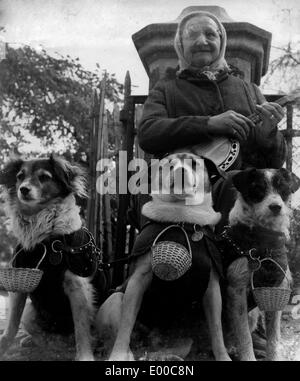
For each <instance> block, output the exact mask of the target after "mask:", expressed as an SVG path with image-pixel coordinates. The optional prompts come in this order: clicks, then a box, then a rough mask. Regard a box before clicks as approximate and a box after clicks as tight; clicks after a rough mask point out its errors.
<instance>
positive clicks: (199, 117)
mask: <svg viewBox="0 0 300 381" xmlns="http://www.w3.org/2000/svg"><path fill="white" fill-rule="evenodd" d="M175 49H176V52H177V55H178V58H179V71H178V72H177V76H176V78H175V79H173V80H163V81H159V82H158V83H157V84H156V85H155V87H154V88H153V89H152V91H150V93H149V97H148V99H147V101H146V103H145V106H144V112H143V118H142V121H141V124H140V126H139V131H138V138H139V144H140V146H141V148H142V149H143V150H145V151H146V152H148V153H151V154H155V155H156V156H160V155H163V154H164V153H166V152H170V151H172V150H174V149H177V148H180V147H184V146H188V145H195V144H197V143H203V142H213V140H214V139H215V138H216V137H219V136H225V137H229V138H235V139H238V140H239V142H240V143H241V151H242V163H241V165H240V166H241V167H242V168H245V167H247V166H254V167H257V168H266V167H271V168H279V167H281V166H282V164H283V162H284V160H285V143H284V138H283V136H282V135H281V133H280V132H279V131H278V130H277V124H278V122H279V121H280V120H281V119H282V117H283V115H284V114H283V110H282V108H281V107H280V106H279V105H277V104H276V103H268V102H266V101H265V98H264V97H263V95H262V94H261V92H260V91H259V89H258V87H257V86H256V85H255V84H250V83H248V82H245V81H243V80H242V79H240V78H238V77H236V76H234V75H232V74H231V71H230V69H229V67H228V65H227V63H226V60H225V58H224V55H225V49H226V32H225V29H224V27H223V25H222V24H221V23H220V21H219V20H218V19H217V18H216V17H215V16H214V15H213V14H210V13H208V12H193V13H190V14H188V15H186V16H185V17H184V18H183V19H182V20H181V21H180V23H179V25H178V28H177V33H176V36H175ZM254 112H257V113H258V114H259V115H260V116H261V119H262V122H261V123H260V125H258V126H257V128H254V124H253V122H252V121H251V120H250V119H249V118H247V116H249V115H250V114H253V113H254Z"/></svg>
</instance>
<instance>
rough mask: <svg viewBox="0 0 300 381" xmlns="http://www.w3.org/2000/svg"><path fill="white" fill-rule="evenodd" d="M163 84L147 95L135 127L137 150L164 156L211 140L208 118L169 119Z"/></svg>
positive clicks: (166, 97)
mask: <svg viewBox="0 0 300 381" xmlns="http://www.w3.org/2000/svg"><path fill="white" fill-rule="evenodd" d="M171 108H172V105H171V100H170V95H169V94H168V92H167V90H166V82H165V81H160V82H158V83H157V84H156V85H155V87H154V88H153V89H152V90H151V91H150V92H149V96H148V98H147V100H146V102H145V104H144V109H143V116H142V120H141V122H140V124H139V128H138V141H139V145H140V147H141V148H142V149H143V150H144V151H146V152H148V153H151V154H159V153H166V152H169V151H172V150H174V149H177V148H181V147H185V146H188V145H193V144H196V143H200V142H203V141H211V140H212V136H211V135H210V134H209V132H208V126H207V121H208V119H209V117H208V116H188V115H187V116H180V117H173V116H172V112H173V110H170V109H171Z"/></svg>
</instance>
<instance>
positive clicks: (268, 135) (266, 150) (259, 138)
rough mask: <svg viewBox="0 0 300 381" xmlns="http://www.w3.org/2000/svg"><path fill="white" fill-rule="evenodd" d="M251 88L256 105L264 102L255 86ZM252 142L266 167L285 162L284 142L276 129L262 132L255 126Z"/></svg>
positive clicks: (278, 165)
mask: <svg viewBox="0 0 300 381" xmlns="http://www.w3.org/2000/svg"><path fill="white" fill-rule="evenodd" d="M252 88H253V90H254V92H255V97H256V103H257V104H262V103H264V102H266V99H265V97H264V96H263V94H262V93H261V91H260V90H259V88H258V87H257V86H256V85H255V84H252ZM254 141H255V144H256V145H257V147H258V150H259V151H261V153H262V154H263V155H264V158H265V160H266V167H268V168H281V167H282V165H283V164H284V162H285V160H286V142H285V139H284V136H283V135H282V133H281V132H280V131H279V130H278V128H277V127H275V128H274V129H272V130H270V131H263V130H262V129H260V128H259V126H256V128H255V129H254Z"/></svg>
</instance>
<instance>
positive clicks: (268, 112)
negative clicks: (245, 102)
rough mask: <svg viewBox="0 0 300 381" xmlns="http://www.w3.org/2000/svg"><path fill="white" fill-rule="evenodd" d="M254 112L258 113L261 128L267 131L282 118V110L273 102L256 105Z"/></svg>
mask: <svg viewBox="0 0 300 381" xmlns="http://www.w3.org/2000/svg"><path fill="white" fill-rule="evenodd" d="M256 110H257V112H258V113H259V115H260V117H261V119H262V123H263V126H262V128H266V129H268V130H272V129H273V128H274V127H275V126H277V124H278V123H279V122H280V121H281V119H282V118H283V117H284V111H283V108H282V107H281V106H280V105H279V104H277V103H273V102H265V103H263V104H261V105H256Z"/></svg>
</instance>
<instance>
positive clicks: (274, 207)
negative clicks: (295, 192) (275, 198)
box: [269, 204, 281, 215]
mask: <svg viewBox="0 0 300 381" xmlns="http://www.w3.org/2000/svg"><path fill="white" fill-rule="evenodd" d="M269 209H270V210H271V211H272V212H273V214H275V215H277V214H279V213H280V211H281V206H280V205H278V204H270V205H269Z"/></svg>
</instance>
